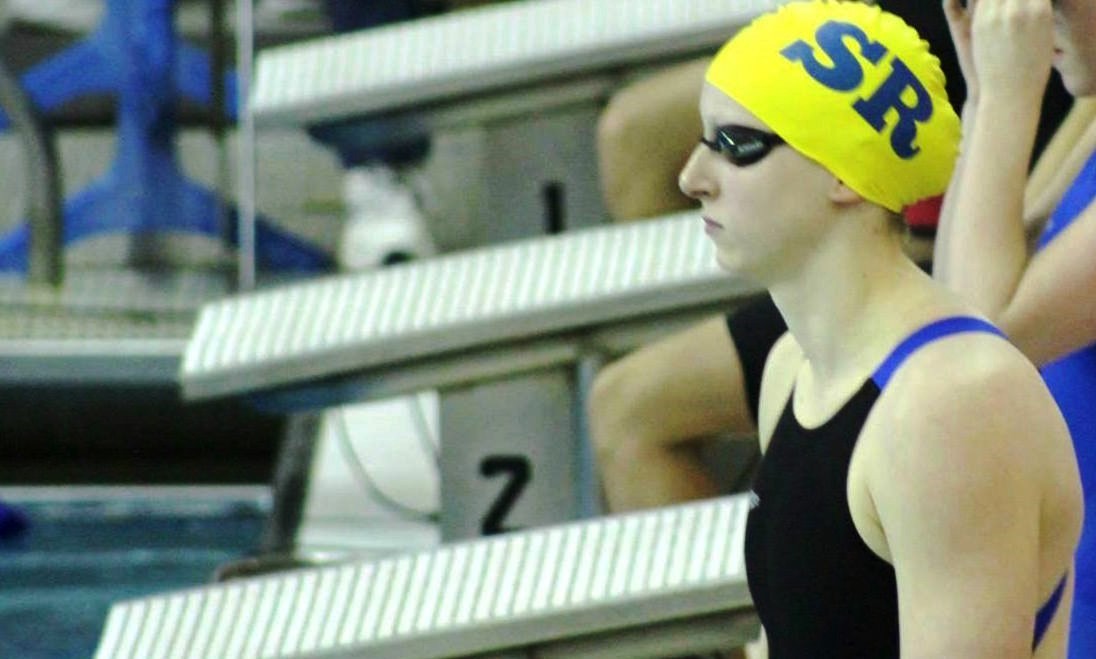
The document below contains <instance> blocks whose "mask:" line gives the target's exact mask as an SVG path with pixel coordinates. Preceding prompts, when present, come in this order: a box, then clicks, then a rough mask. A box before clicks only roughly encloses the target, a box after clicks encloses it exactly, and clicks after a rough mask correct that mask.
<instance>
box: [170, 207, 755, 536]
mask: <svg viewBox="0 0 1096 659" xmlns="http://www.w3.org/2000/svg"><path fill="white" fill-rule="evenodd" d="M756 292H757V288H756V285H754V284H752V283H748V282H745V281H742V280H739V279H736V278H733V277H730V276H728V275H727V274H726V273H725V272H722V271H721V270H720V269H719V268H718V266H717V265H716V262H715V255H714V250H713V249H712V247H711V244H710V242H709V241H708V240H707V239H706V238H705V236H704V235H703V233H702V231H701V222H700V219H699V217H698V216H697V215H696V214H695V213H686V214H682V215H674V216H669V217H666V218H662V219H659V220H651V221H647V222H641V223H635V224H629V225H621V226H604V227H597V228H589V229H583V230H577V231H573V232H569V233H567V234H563V235H559V236H551V237H545V238H537V239H530V240H526V241H519V242H515V243H511V244H506V245H498V246H494V247H489V248H483V249H478V250H472V251H469V252H465V253H456V254H451V255H447V256H442V257H439V258H435V259H431V260H426V261H419V262H411V263H407V264H402V265H399V266H395V267H392V268H388V269H382V270H378V271H372V272H364V273H358V274H350V275H339V276H331V277H325V278H322V279H318V280H314V281H310V282H305V283H299V284H293V285H289V286H284V287H280V288H276V289H271V290H266V291H258V292H253V293H248V294H243V295H238V296H234V297H229V298H225V299H222V300H220V301H216V302H213V303H210V304H207V305H206V306H204V307H203V308H202V310H201V312H200V314H199V317H198V321H197V323H196V325H195V329H194V333H193V335H192V336H191V339H190V341H189V342H188V344H187V349H186V352H185V355H184V357H183V362H182V370H181V373H180V380H181V383H182V388H183V393H184V395H185V396H186V397H188V398H191V399H201V398H211V397H218V396H229V395H246V396H250V397H251V398H252V400H254V401H255V402H256V403H257V404H259V405H261V406H263V407H266V408H268V409H272V410H277V411H283V412H293V411H304V410H319V409H324V408H328V407H333V406H336V405H341V404H346V403H354V402H362V401H366V400H371V399H376V398H383V397H388V396H394V395H400V394H406V393H412V392H417V391H422V390H427V389H436V390H438V392H439V401H440V404H439V428H440V434H441V442H440V443H441V499H442V501H443V502H446V503H445V505H443V507H442V513H441V532H442V537H443V539H446V540H453V539H463V538H469V537H476V536H480V535H491V534H494V533H500V532H503V531H510V530H515V529H523V528H532V527H537V526H544V525H547V524H552V523H558V522H562V521H568V520H573V519H577V518H583V517H590V516H593V515H596V514H597V513H598V512H599V511H600V490H599V485H598V483H597V480H596V478H595V476H594V469H593V463H592V456H591V455H590V449H589V444H588V442H586V441H585V425H586V424H585V418H584V415H583V410H584V407H585V405H584V401H585V400H586V397H587V390H588V386H589V382H590V380H591V379H592V375H593V373H594V372H596V368H597V366H598V364H599V363H600V362H601V361H603V360H605V359H607V358H610V357H612V356H615V355H617V354H620V353H622V352H624V351H626V350H629V349H631V348H634V347H635V346H637V345H640V344H642V343H644V342H647V341H649V340H650V339H651V338H653V336H657V335H659V334H661V333H665V332H667V331H670V330H671V329H674V328H677V327H683V326H685V325H687V324H689V323H692V322H695V321H696V320H698V319H699V318H702V317H704V316H707V315H710V314H713V313H717V312H720V311H726V310H727V309H729V308H731V307H732V306H733V305H734V304H736V303H737V302H738V301H740V300H742V299H744V298H746V297H747V296H749V295H751V294H753V293H756Z"/></svg>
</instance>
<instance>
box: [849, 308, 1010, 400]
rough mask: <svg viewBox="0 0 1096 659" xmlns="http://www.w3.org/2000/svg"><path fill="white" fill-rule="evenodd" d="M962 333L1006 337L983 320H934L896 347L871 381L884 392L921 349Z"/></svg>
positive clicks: (966, 318)
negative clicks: (895, 375)
mask: <svg viewBox="0 0 1096 659" xmlns="http://www.w3.org/2000/svg"><path fill="white" fill-rule="evenodd" d="M962 332H988V333H990V334H996V335H998V336H1001V337H1004V336H1005V334H1004V332H1002V331H1001V330H999V329H998V328H997V327H996V326H995V325H993V324H992V323H990V322H988V321H985V320H982V319H981V318H973V317H971V316H949V317H947V318H941V319H939V320H934V321H933V322H931V323H929V324H928V325H925V326H924V327H922V328H920V329H918V330H917V331H916V332H914V333H913V334H910V335H909V336H907V337H906V338H905V339H904V340H903V341H902V342H901V343H899V344H898V345H897V346H895V348H894V350H892V351H891V354H890V355H888V356H887V358H886V359H885V360H883V363H882V364H880V365H879V368H877V369H876V370H875V373H873V374H872V376H871V379H872V380H873V381H874V382H875V385H876V386H877V387H879V390H880V391H882V390H883V388H884V387H886V386H887V383H888V382H890V379H891V377H892V376H893V375H894V372H895V371H897V370H898V367H899V366H901V365H902V363H903V362H905V361H906V359H907V358H908V357H909V356H910V355H912V354H913V353H915V352H917V350H918V349H920V348H921V347H923V346H925V345H927V344H929V343H932V342H933V341H935V340H937V339H942V338H944V337H945V336H950V335H952V334H960V333H962Z"/></svg>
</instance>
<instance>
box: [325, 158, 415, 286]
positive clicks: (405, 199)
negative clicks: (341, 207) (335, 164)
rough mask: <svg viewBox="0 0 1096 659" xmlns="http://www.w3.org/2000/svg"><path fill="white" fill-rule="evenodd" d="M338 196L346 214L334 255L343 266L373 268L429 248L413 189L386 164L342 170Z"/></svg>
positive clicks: (350, 268)
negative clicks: (341, 195)
mask: <svg viewBox="0 0 1096 659" xmlns="http://www.w3.org/2000/svg"><path fill="white" fill-rule="evenodd" d="M343 199H344V200H345V203H346V211H347V216H346V222H345V223H344V224H343V230H342V237H341V239H340V241H339V250H338V260H339V265H340V267H342V268H343V269H344V270H365V269H369V268H376V267H380V266H384V265H391V264H393V263H398V262H400V261H409V260H413V259H418V258H423V257H426V256H431V255H433V254H434V253H435V251H436V250H435V248H434V242H433V240H432V239H431V238H430V234H429V232H428V231H427V230H426V219H425V218H424V217H423V213H422V211H421V210H420V209H419V205H418V203H417V202H416V200H415V195H414V193H413V192H412V191H411V189H410V188H409V187H407V186H406V185H404V184H403V183H402V182H401V181H400V180H399V177H398V176H397V175H396V173H395V172H394V171H393V170H392V169H391V168H390V167H386V166H383V165H369V166H365V167H355V168H353V169H350V170H348V171H347V173H346V176H345V178H344V179H343Z"/></svg>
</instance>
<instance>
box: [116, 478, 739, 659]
mask: <svg viewBox="0 0 1096 659" xmlns="http://www.w3.org/2000/svg"><path fill="white" fill-rule="evenodd" d="M748 510H749V501H748V498H747V496H745V495H737V496H733V497H724V498H721V499H713V500H710V501H704V502H697V503H691V504H685V505H681V506H675V507H671V508H665V509H661V510H654V511H646V512H642V513H632V514H627V515H619V516H613V517H607V518H604V519H599V520H594V521H585V522H576V523H571V524H565V525H560V526H555V527H551V528H542V529H536V530H532V531H523V532H516V533H512V534H507V535H504V536H499V537H495V538H488V539H481V540H475V541H469V542H462V543H455V544H451V545H446V546H443V547H440V548H438V549H434V550H431V551H424V552H420V553H417V554H406V555H402V556H396V557H391V558H386V559H382V560H378V561H365V562H351V563H345V564H341V565H332V566H328V567H323V568H310V569H303V570H298V571H294V572H289V573H284V574H279V575H275V576H269V577H255V578H250V579H242V580H239V581H230V582H226V583H222V584H215V585H210V586H206V587H203V588H198V589H192V590H186V591H181V592H177V593H169V594H164V595H159V596H154V597H149V598H144V599H138V600H132V601H126V602H120V603H117V604H115V605H114V607H113V608H112V609H111V611H110V614H109V616H108V619H107V624H106V628H105V629H104V632H103V635H102V637H101V639H100V645H99V648H98V651H97V653H96V655H95V657H96V659H162V658H163V659H166V658H169V657H170V658H172V659H176V658H177V659H190V658H193V659H204V658H205V657H233V658H238V659H258V658H260V657H264V658H265V657H279V658H282V659H296V658H302V659H303V658H305V657H317V658H319V657H323V658H325V659H342V658H345V659H350V658H351V657H369V659H443V658H446V657H481V658H486V657H496V658H499V659H501V658H502V657H507V658H510V659H518V658H527V657H528V658H532V657H537V658H538V659H543V658H545V657H567V658H568V659H593V658H595V657H596V658H599V659H642V658H643V657H667V656H680V655H682V654H688V653H701V652H711V651H716V650H726V649H729V648H731V647H734V646H737V645H742V644H744V643H745V642H748V641H750V640H752V639H753V638H755V637H756V635H757V631H758V623H757V620H756V617H755V615H754V614H753V613H752V611H751V609H752V605H751V603H750V598H749V593H748V590H747V587H746V580H745V567H744V562H743V540H744V537H745V522H746V515H747V512H748Z"/></svg>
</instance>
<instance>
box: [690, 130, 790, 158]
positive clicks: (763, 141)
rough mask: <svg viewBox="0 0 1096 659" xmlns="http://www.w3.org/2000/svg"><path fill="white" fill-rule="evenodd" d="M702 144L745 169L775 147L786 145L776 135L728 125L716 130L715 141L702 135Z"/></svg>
mask: <svg viewBox="0 0 1096 659" xmlns="http://www.w3.org/2000/svg"><path fill="white" fill-rule="evenodd" d="M700 143H701V144H703V145H704V146H706V147H708V148H709V149H711V150H712V151H715V152H716V153H718V154H720V155H722V156H723V157H724V158H726V159H727V160H729V161H731V164H733V165H735V166H737V167H745V166H746V165H752V164H754V163H755V162H757V161H758V160H761V159H762V158H764V157H765V156H767V155H769V152H770V151H772V150H773V148H774V147H776V146H779V145H781V144H784V140H783V138H781V137H780V136H779V135H777V134H776V133H767V132H765V131H763V130H758V129H756V128H749V127H748V126H739V125H737V124H727V125H726V126H719V127H717V128H716V129H715V139H714V140H709V139H705V138H704V136H703V135H701V137H700Z"/></svg>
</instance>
